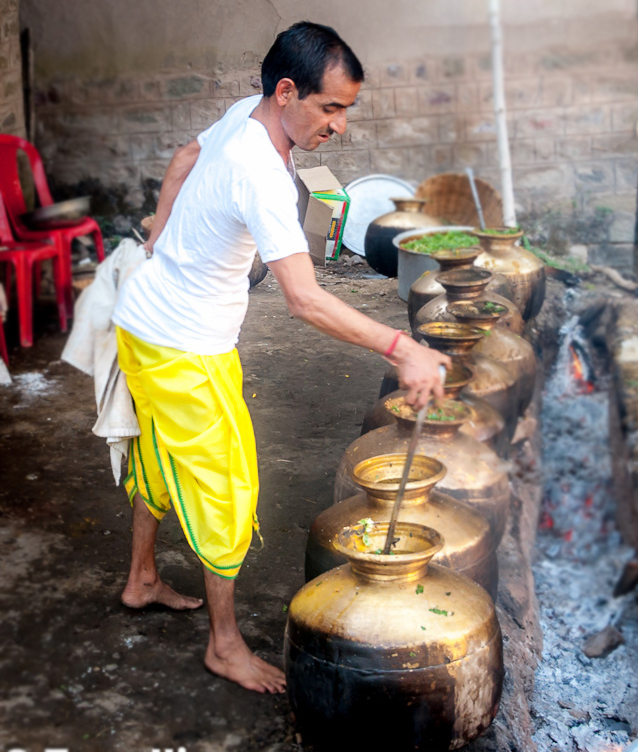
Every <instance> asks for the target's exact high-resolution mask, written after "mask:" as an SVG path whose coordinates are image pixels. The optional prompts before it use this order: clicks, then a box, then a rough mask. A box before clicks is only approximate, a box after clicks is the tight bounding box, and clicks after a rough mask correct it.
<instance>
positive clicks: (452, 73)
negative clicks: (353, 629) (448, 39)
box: [441, 57, 468, 80]
mask: <svg viewBox="0 0 638 752" xmlns="http://www.w3.org/2000/svg"><path fill="white" fill-rule="evenodd" d="M441 75H442V76H443V78H447V79H450V78H453V79H456V80H460V79H462V78H466V77H467V75H468V65H467V61H466V60H465V58H463V57H444V58H443V59H442V60H441Z"/></svg>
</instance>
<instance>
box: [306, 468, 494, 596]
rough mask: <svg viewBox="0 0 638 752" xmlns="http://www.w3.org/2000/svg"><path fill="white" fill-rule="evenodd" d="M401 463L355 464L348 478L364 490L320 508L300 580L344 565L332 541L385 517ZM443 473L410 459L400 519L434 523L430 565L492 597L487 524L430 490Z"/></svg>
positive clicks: (491, 547) (490, 542) (491, 544)
mask: <svg viewBox="0 0 638 752" xmlns="http://www.w3.org/2000/svg"><path fill="white" fill-rule="evenodd" d="M404 466H405V455H404V454H385V455H382V456H381V457H371V458H370V459H369V460H364V461H363V462H360V463H359V464H358V465H356V466H355V468H354V469H353V471H352V472H353V476H354V481H355V483H356V484H357V485H358V486H360V487H361V488H363V489H364V490H365V493H359V494H357V495H356V496H352V497H351V498H349V499H346V500H345V501H341V502H339V504H335V505H334V506H332V507H330V508H329V509H326V510H325V511H324V512H322V513H321V514H320V515H319V516H318V517H317V518H316V519H315V521H314V522H313V523H312V526H311V528H310V535H309V536H308V544H307V546H306V580H312V579H313V578H314V577H318V576H319V575H320V574H323V573H324V572H327V571H328V570H329V569H334V568H335V567H338V566H340V565H341V564H345V563H346V561H347V559H346V558H345V556H344V555H343V554H342V553H340V552H339V551H337V549H336V548H335V547H334V545H333V543H334V539H335V537H336V535H337V533H339V532H340V531H341V530H342V529H343V528H344V527H347V526H348V525H354V524H355V523H357V522H359V521H360V520H361V519H371V520H373V521H374V522H389V521H390V516H391V514H392V507H393V506H394V501H395V499H396V495H397V492H398V490H399V481H400V478H401V476H402V474H403V469H404ZM445 473H446V468H445V466H444V465H442V464H441V463H440V462H439V461H438V460H435V459H433V458H432V457H425V456H422V455H416V456H415V457H414V459H413V461H412V465H411V467H410V475H409V480H408V483H407V485H406V488H405V495H404V497H403V506H402V507H401V520H402V522H414V523H415V524H417V525H425V526H426V527H432V525H436V527H437V530H438V532H439V533H441V535H442V536H443V548H442V549H441V550H440V551H439V552H438V553H437V554H436V555H435V557H434V561H435V563H436V564H441V565H442V566H445V567H449V568H450V569H453V570H454V571H455V572H459V573H460V574H464V575H465V576H466V577H469V578H470V579H471V580H474V582H478V584H479V585H481V586H482V587H484V588H485V589H486V590H487V592H488V593H489V594H490V595H491V597H492V598H493V600H496V594H497V591H498V561H497V559H496V545H495V543H494V540H493V538H492V533H491V531H490V526H489V525H488V524H487V521H486V520H485V519H484V518H483V517H482V516H481V515H480V514H479V513H478V512H476V511H474V510H473V509H472V507H470V506H469V504H465V503H463V502H462V501H457V500H456V499H453V498H452V497H451V496H448V495H447V494H443V493H440V492H439V491H437V490H435V488H434V486H435V484H436V483H438V482H439V481H440V480H441V479H442V478H443V477H444V476H445Z"/></svg>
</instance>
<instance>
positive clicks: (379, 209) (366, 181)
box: [343, 174, 414, 256]
mask: <svg viewBox="0 0 638 752" xmlns="http://www.w3.org/2000/svg"><path fill="white" fill-rule="evenodd" d="M345 191H346V193H347V194H348V197H349V198H350V208H349V209H348V219H347V221H346V226H345V229H344V231H343V242H344V244H345V245H346V246H347V247H348V248H349V249H350V250H351V251H352V252H353V253H357V254H358V255H359V256H365V249H364V239H365V236H366V231H367V229H368V225H369V224H370V222H372V221H373V220H375V219H376V218H377V217H380V216H382V215H383V214H387V213H388V212H391V211H394V209H395V206H394V203H393V202H392V199H393V198H413V197H414V187H413V186H412V185H410V183H408V182H407V181H406V180H401V179H400V178H395V177H393V176H392V175H381V174H376V175H366V176H365V177H363V178H358V179H357V180H353V181H352V182H351V183H348V185H347V186H346V188H345Z"/></svg>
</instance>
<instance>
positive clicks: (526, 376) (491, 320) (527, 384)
mask: <svg viewBox="0 0 638 752" xmlns="http://www.w3.org/2000/svg"><path fill="white" fill-rule="evenodd" d="M478 302H479V303H480V302H481V301H478ZM476 303H477V301H467V300H466V301H460V302H457V303H451V304H450V305H449V306H448V309H447V310H448V313H449V314H450V315H451V316H452V317H453V318H454V319H456V320H457V321H459V322H460V323H461V324H469V325H470V326H476V327H478V328H479V329H483V331H485V332H486V333H487V334H488V335H489V336H487V337H484V338H483V339H482V340H481V341H480V342H479V343H478V344H477V345H476V346H475V347H474V348H473V352H476V353H482V354H483V355H486V356H487V357H488V358H493V359H494V360H496V361H498V362H499V363H504V364H507V365H509V366H511V367H512V369H514V372H515V375H516V380H517V384H518V399H519V402H518V414H519V416H520V415H522V414H523V413H524V412H525V410H527V408H528V407H529V404H530V402H531V401H532V396H533V395H534V384H535V382H536V367H537V366H536V356H535V355H534V349H533V347H532V346H531V345H530V343H529V342H528V341H527V340H525V339H523V338H522V337H520V336H518V335H516V334H513V333H512V332H511V331H509V330H508V329H503V328H502V327H500V326H498V322H499V316H501V315H502V314H500V313H498V312H495V311H487V310H485V309H484V307H483V306H481V305H478V306H477V305H476Z"/></svg>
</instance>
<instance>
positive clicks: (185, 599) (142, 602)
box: [122, 578, 204, 611]
mask: <svg viewBox="0 0 638 752" xmlns="http://www.w3.org/2000/svg"><path fill="white" fill-rule="evenodd" d="M122 603H123V604H124V605H125V606H128V607H129V608H144V607H145V606H150V604H151V603H160V604H161V605H163V606H168V607H169V608H174V609H175V610H176V611H187V610H189V609H193V608H200V606H202V605H203V604H204V601H203V600H202V599H201V598H190V597H189V596H187V595H180V594H179V593H177V592H175V590H173V588H172V587H170V586H169V585H167V584H166V583H165V582H162V580H160V579H159V578H158V579H157V580H155V581H154V582H141V583H139V584H135V583H131V582H130V581H129V582H128V583H127V585H126V587H125V588H124V592H123V593H122Z"/></svg>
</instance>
